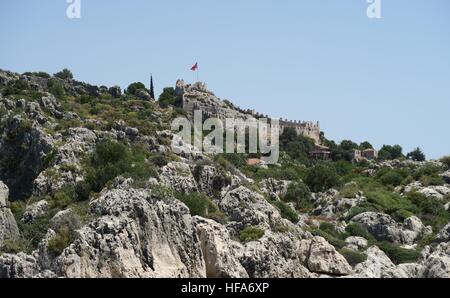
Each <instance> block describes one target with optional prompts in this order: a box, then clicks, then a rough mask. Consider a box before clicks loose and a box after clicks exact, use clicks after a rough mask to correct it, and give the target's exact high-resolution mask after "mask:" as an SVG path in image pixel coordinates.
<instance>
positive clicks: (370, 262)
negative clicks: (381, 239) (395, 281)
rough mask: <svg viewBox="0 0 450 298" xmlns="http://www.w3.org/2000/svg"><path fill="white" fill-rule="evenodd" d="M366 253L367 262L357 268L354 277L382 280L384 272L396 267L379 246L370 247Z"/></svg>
mask: <svg viewBox="0 0 450 298" xmlns="http://www.w3.org/2000/svg"><path fill="white" fill-rule="evenodd" d="M364 253H365V254H366V255H367V260H365V261H364V262H362V263H359V264H358V265H356V266H355V268H354V275H353V277H359V278H380V277H381V275H382V274H383V272H385V271H387V270H389V269H391V268H394V267H395V265H394V263H392V261H391V260H390V259H389V258H388V256H387V255H386V254H385V253H384V252H383V251H382V250H381V249H379V248H378V247H377V246H371V247H369V248H368V249H367V250H366V251H365V252H364Z"/></svg>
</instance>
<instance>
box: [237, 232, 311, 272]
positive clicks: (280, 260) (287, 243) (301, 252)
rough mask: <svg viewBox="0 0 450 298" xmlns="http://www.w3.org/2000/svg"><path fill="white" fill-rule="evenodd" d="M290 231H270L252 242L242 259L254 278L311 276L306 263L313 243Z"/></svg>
mask: <svg viewBox="0 0 450 298" xmlns="http://www.w3.org/2000/svg"><path fill="white" fill-rule="evenodd" d="M304 244H305V245H303V246H302V245H301V242H300V240H299V239H296V238H295V237H292V235H287V234H275V233H272V232H269V231H266V233H265V235H264V237H263V238H261V239H259V240H257V241H252V242H249V243H247V244H246V245H245V250H244V252H243V254H242V256H241V257H240V261H241V263H242V265H243V266H244V268H245V269H246V271H247V272H248V274H249V276H250V277H251V278H309V277H314V276H315V274H313V273H312V272H310V271H309V270H308V268H307V267H306V265H307V262H305V260H306V259H307V256H308V249H309V244H310V242H308V243H304Z"/></svg>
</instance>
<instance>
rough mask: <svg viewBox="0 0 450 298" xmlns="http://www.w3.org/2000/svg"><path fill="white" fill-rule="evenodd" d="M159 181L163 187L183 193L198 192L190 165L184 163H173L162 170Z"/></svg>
mask: <svg viewBox="0 0 450 298" xmlns="http://www.w3.org/2000/svg"><path fill="white" fill-rule="evenodd" d="M159 179H160V181H161V183H162V184H163V185H166V186H168V187H171V188H173V189H175V190H176V191H179V192H182V193H189V192H193V191H196V190H197V183H196V181H195V179H194V176H193V175H192V172H191V169H190V168H189V165H188V164H186V163H183V162H171V163H168V164H167V165H166V166H164V167H163V168H162V170H161V174H160V176H159Z"/></svg>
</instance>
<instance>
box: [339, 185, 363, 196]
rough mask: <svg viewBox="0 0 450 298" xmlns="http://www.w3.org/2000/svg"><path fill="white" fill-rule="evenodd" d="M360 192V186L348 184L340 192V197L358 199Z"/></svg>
mask: <svg viewBox="0 0 450 298" xmlns="http://www.w3.org/2000/svg"><path fill="white" fill-rule="evenodd" d="M358 192H359V187H358V184H356V183H347V184H346V185H344V187H343V188H342V189H341V191H340V192H339V195H340V196H341V197H343V198H350V199H352V198H356V195H357V193H358Z"/></svg>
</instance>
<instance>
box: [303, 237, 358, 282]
mask: <svg viewBox="0 0 450 298" xmlns="http://www.w3.org/2000/svg"><path fill="white" fill-rule="evenodd" d="M306 263H307V266H308V269H309V270H310V271H312V272H316V273H321V274H327V275H348V274H350V273H351V272H352V268H351V266H350V265H349V264H348V262H347V260H346V259H345V258H344V257H343V256H342V255H340V254H339V253H338V252H337V251H336V249H335V248H334V247H333V246H332V245H331V244H329V243H328V242H327V241H326V240H325V239H324V238H322V237H314V238H313V239H312V241H311V244H310V248H309V255H308V257H307V260H306Z"/></svg>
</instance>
